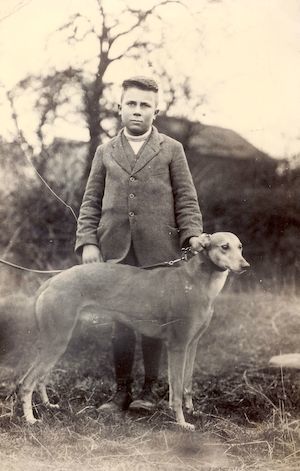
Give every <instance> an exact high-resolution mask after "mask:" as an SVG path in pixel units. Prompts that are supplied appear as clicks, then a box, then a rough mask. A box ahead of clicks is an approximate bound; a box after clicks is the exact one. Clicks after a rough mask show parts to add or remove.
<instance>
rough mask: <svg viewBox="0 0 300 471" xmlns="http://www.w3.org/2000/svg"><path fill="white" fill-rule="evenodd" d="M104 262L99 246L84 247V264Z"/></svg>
mask: <svg viewBox="0 0 300 471" xmlns="http://www.w3.org/2000/svg"><path fill="white" fill-rule="evenodd" d="M95 262H103V258H102V255H101V252H100V250H99V248H98V247H97V245H93V244H88V245H84V246H83V249H82V263H95Z"/></svg>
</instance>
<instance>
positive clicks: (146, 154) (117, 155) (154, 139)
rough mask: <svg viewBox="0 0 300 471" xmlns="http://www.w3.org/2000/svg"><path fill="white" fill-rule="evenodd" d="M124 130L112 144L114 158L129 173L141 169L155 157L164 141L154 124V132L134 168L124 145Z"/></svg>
mask: <svg viewBox="0 0 300 471" xmlns="http://www.w3.org/2000/svg"><path fill="white" fill-rule="evenodd" d="M121 133H122V130H121V131H120V132H119V133H118V135H117V137H116V139H115V141H114V143H113V144H112V147H113V149H112V153H111V156H112V158H113V159H114V160H115V161H116V162H117V163H118V164H119V165H120V167H122V169H123V170H125V172H127V173H128V174H134V173H137V172H138V171H139V170H141V169H142V168H143V167H145V165H147V163H148V162H149V161H150V160H151V159H153V157H155V155H157V154H158V153H159V151H160V144H161V142H162V141H163V137H162V135H161V134H159V132H158V131H157V129H156V128H155V127H154V126H153V130H152V133H151V135H150V137H149V140H148V142H147V143H146V145H145V147H144V149H143V151H142V153H141V155H140V156H139V158H138V159H137V161H136V164H135V166H134V168H133V170H132V168H131V165H130V162H129V160H128V158H127V155H126V152H125V151H124V148H123V145H122V135H121Z"/></svg>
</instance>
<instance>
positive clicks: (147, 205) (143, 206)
mask: <svg viewBox="0 0 300 471" xmlns="http://www.w3.org/2000/svg"><path fill="white" fill-rule="evenodd" d="M122 132H123V130H121V131H120V132H119V134H118V135H117V136H116V137H115V138H113V139H112V140H111V141H109V142H108V143H105V144H103V145H100V146H99V147H98V149H97V151H96V153H95V157H94V160H93V163H92V168H91V172H90V175H89V178H88V182H87V186H86V189H85V193H84V197H83V201H82V204H81V208H80V214H79V219H78V226H77V233H76V245H75V250H76V252H77V253H80V252H81V250H82V247H83V246H84V245H85V244H95V245H97V246H99V248H100V251H101V254H102V257H103V259H104V261H109V262H115V263H118V262H122V260H124V258H125V257H126V255H127V253H128V251H129V249H130V247H131V244H132V245H133V247H134V251H135V254H136V257H137V260H138V263H139V265H140V266H142V265H148V264H155V263H159V262H162V261H165V260H170V259H173V258H177V257H178V256H179V255H180V249H181V247H182V246H184V244H186V243H187V241H188V239H189V238H190V237H191V236H197V235H199V234H201V233H202V229H203V227H202V216H201V212H200V208H199V204H198V199H197V194H196V190H195V187H194V184H193V181H192V176H191V173H190V170H189V168H188V164H187V160H186V157H185V154H184V151H183V147H182V145H181V144H180V143H179V142H177V141H176V140H174V139H172V138H170V137H168V136H166V135H164V134H161V133H159V132H158V131H157V129H156V128H155V127H153V129H152V133H151V135H150V137H149V139H148V141H147V143H146V144H145V145H144V147H143V149H142V151H141V152H140V153H139V156H138V159H137V160H136V163H135V165H134V167H133V168H132V166H131V165H130V162H129V159H128V157H127V155H126V153H125V151H124V148H123V145H122V134H121V133H122Z"/></svg>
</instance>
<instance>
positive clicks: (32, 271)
mask: <svg viewBox="0 0 300 471" xmlns="http://www.w3.org/2000/svg"><path fill="white" fill-rule="evenodd" d="M0 262H1V263H3V264H4V265H8V266H9V267H13V268H17V269H18V270H22V271H29V272H31V273H45V274H51V273H61V272H63V271H64V270H35V269H34V268H26V267H22V266H21V265H16V264H15V263H12V262H8V261H7V260H3V258H0Z"/></svg>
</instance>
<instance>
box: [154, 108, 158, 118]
mask: <svg viewBox="0 0 300 471" xmlns="http://www.w3.org/2000/svg"><path fill="white" fill-rule="evenodd" d="M158 114H159V110H155V111H154V119H155V118H156V116H157V115H158Z"/></svg>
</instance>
